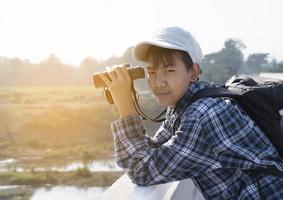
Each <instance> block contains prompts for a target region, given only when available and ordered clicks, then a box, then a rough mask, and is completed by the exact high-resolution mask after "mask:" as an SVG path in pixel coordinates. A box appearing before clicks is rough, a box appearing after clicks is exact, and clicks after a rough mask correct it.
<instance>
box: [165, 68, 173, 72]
mask: <svg viewBox="0 0 283 200" xmlns="http://www.w3.org/2000/svg"><path fill="white" fill-rule="evenodd" d="M165 72H166V73H170V72H175V70H174V69H166V70H165Z"/></svg>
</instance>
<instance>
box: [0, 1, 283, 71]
mask: <svg viewBox="0 0 283 200" xmlns="http://www.w3.org/2000/svg"><path fill="white" fill-rule="evenodd" d="M282 9H283V1H282V0H139V1H138V0H0V56H3V57H8V58H14V57H18V58H20V59H28V60H29V61H31V62H35V63H36V62H41V61H43V60H45V59H47V58H48V57H49V55H50V54H55V55H56V56H57V57H58V58H59V59H60V60H61V61H62V62H63V63H66V64H72V65H75V66H79V64H80V62H81V61H82V60H83V59H84V58H86V57H94V58H96V59H98V60H103V59H106V58H108V57H111V56H120V55H121V54H122V53H123V52H124V51H125V50H126V49H127V48H128V47H130V46H133V45H135V44H136V43H138V42H139V41H142V40H143V39H144V38H146V37H147V36H148V35H149V34H150V33H152V32H154V31H155V30H156V29H158V28H160V27H164V26H181V27H184V28H185V29H187V30H189V31H190V32H191V33H192V34H193V35H194V36H195V37H196V39H197V40H198V42H199V43H200V45H201V47H202V51H203V53H204V54H208V53H212V52H216V51H219V50H220V49H221V48H222V47H223V45H224V42H225V40H227V39H229V38H233V39H239V40H241V41H242V42H243V43H244V44H245V45H246V47H247V48H246V49H244V50H243V52H244V54H245V56H247V55H249V54H251V53H270V59H272V58H276V59H277V60H283V39H282V36H283V26H282V25H281V24H282V20H283V12H282Z"/></svg>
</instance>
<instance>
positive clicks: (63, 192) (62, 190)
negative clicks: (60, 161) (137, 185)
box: [0, 185, 108, 200]
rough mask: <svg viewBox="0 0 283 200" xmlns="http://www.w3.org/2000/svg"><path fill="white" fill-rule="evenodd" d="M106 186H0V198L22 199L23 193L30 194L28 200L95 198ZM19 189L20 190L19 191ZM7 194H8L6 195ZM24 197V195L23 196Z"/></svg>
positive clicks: (88, 199)
mask: <svg viewBox="0 0 283 200" xmlns="http://www.w3.org/2000/svg"><path fill="white" fill-rule="evenodd" d="M107 188H108V187H88V188H80V187H74V186H63V185H59V186H53V187H40V188H33V187H30V186H16V185H13V186H10V185H7V186H1V187H0V199H2V198H3V199H22V198H23V196H25V195H24V194H27V193H29V194H31V195H30V198H28V199H29V200H62V199H72V200H96V199H99V197H100V195H102V193H103V192H104V191H105V190H106V189H107ZM19 191H21V192H19ZM7 194H9V195H8V196H7ZM24 199H26V197H25V198H24Z"/></svg>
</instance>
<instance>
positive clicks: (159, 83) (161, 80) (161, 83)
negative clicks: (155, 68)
mask: <svg viewBox="0 0 283 200" xmlns="http://www.w3.org/2000/svg"><path fill="white" fill-rule="evenodd" d="M165 85H166V82H165V79H164V77H163V76H162V74H160V73H157V75H156V86H157V87H164V86H165Z"/></svg>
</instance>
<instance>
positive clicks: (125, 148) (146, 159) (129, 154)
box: [111, 115, 217, 185]
mask: <svg viewBox="0 0 283 200" xmlns="http://www.w3.org/2000/svg"><path fill="white" fill-rule="evenodd" d="M111 127H112V132H113V136H114V142H115V156H116V160H117V164H118V165H119V166H120V167H122V168H123V169H125V170H126V172H127V173H128V175H129V176H130V178H131V179H132V181H133V182H134V183H136V184H138V185H151V184H158V183H165V182H170V181H175V180H181V179H185V178H190V177H195V176H198V175H199V174H201V173H204V172H205V171H209V170H212V169H213V168H215V167H217V163H216V162H215V160H214V159H213V158H212V157H210V156H211V155H212V154H211V153H210V152H208V151H209V150H208V148H207V146H208V145H207V144H206V142H205V139H204V138H202V137H203V136H202V135H201V134H202V132H201V128H202V125H201V123H200V121H199V120H198V118H196V117H194V116H186V117H183V118H182V120H181V123H180V126H179V128H178V130H177V131H176V132H175V134H174V135H173V136H172V137H171V138H170V140H168V141H167V142H165V143H164V144H162V145H160V146H159V147H158V148H152V147H151V146H150V145H149V143H148V141H147V138H146V137H145V133H144V127H143V124H142V121H141V119H140V118H139V116H137V115H133V116H128V117H126V118H122V119H119V120H116V121H115V122H113V123H112V126H111Z"/></svg>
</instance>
